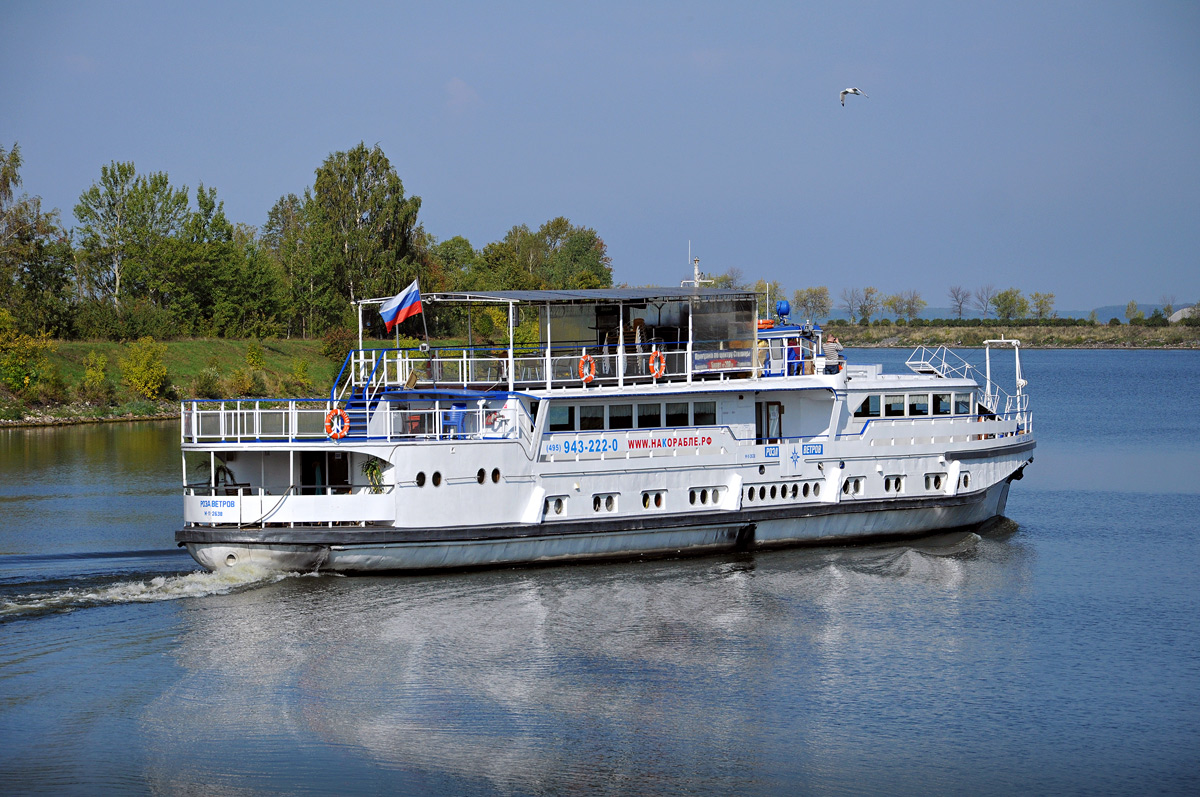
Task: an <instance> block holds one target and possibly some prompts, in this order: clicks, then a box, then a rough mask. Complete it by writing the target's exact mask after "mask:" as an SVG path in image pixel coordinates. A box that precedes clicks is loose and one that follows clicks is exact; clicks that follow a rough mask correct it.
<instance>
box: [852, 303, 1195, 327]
mask: <svg viewBox="0 0 1200 797" xmlns="http://www.w3.org/2000/svg"><path fill="white" fill-rule="evenodd" d="M1188 306H1189V304H1188V303H1181V304H1177V305H1175V307H1174V309H1175V310H1179V309H1181V308H1183V307H1188ZM1138 309H1139V310H1141V311H1142V312H1143V313H1145V314H1146V316H1147V317H1149V316H1150V314H1151V313H1153V312H1154V311H1155V310H1161V309H1163V306H1162V305H1161V304H1149V303H1147V304H1142V303H1141V302H1138ZM1054 312H1055V315H1057V316H1058V317H1059V318H1088V317H1089V316H1091V314H1092V311H1091V310H1060V309H1057V308H1056V309H1055V311H1054ZM1095 313H1096V320H1097V321H1099V322H1100V323H1102V324H1103V323H1107V322H1108V320H1109V319H1110V318H1119V319H1121V321H1122V322H1124V321H1125V305H1123V304H1120V305H1117V304H1108V305H1104V306H1103V307H1097V308H1096V310H1095ZM848 317H849V316H847V314H846V311H845V310H843V309H841V308H835V309H834V311H833V312H832V313H830V314H829V318H831V319H833V318H840V319H847V318H848ZM920 317H921V318H924V319H926V320H932V319H935V318H954V309H953V308H950V307H926V308H925V310H924V311H923V312H922V313H921V316H920ZM982 317H983V314H982V313H980V312H979V311H978V310H975V309H973V308H972V309H970V310H963V318H982ZM993 317H994V316H993ZM875 318H891V319H893V320H895V318H896V317H895V316H893V315H891V314H890V313H882V314H880V313H876V314H875V315H874V316H873V317H872V319H875Z"/></svg>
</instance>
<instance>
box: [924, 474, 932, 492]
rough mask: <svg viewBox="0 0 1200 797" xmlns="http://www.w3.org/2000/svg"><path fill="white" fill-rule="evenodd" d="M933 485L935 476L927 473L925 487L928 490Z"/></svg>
mask: <svg viewBox="0 0 1200 797" xmlns="http://www.w3.org/2000/svg"><path fill="white" fill-rule="evenodd" d="M932 486H933V478H932V477H931V476H930V475H929V474H928V473H927V474H925V489H926V490H928V489H929V488H930V487H932Z"/></svg>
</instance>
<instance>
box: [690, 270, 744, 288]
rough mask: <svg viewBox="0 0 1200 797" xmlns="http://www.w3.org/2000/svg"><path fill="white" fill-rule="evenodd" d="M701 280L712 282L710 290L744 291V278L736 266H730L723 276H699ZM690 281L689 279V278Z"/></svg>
mask: <svg viewBox="0 0 1200 797" xmlns="http://www.w3.org/2000/svg"><path fill="white" fill-rule="evenodd" d="M700 278H701V279H702V280H705V279H707V280H712V285H711V286H702V287H712V288H727V289H729V290H733V291H740V290H745V288H746V283H745V278H744V277H743V276H742V270H741V269H740V268H738V267H737V266H730V267H729V268H727V269H726V270H725V273H724V274H715V275H714V274H703V273H702V274H701V275H700ZM689 279H690V277H689Z"/></svg>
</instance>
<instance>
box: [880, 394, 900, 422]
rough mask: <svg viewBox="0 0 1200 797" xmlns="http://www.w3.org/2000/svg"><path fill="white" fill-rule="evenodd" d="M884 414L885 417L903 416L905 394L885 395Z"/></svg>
mask: <svg viewBox="0 0 1200 797" xmlns="http://www.w3.org/2000/svg"><path fill="white" fill-rule="evenodd" d="M883 415H884V417H885V418H903V417H904V396H902V395H897V396H885V397H884V399H883Z"/></svg>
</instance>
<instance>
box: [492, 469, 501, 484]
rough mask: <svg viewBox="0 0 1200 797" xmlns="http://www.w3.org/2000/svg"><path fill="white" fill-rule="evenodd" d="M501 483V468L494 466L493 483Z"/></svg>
mask: <svg viewBox="0 0 1200 797" xmlns="http://www.w3.org/2000/svg"><path fill="white" fill-rule="evenodd" d="M499 483H500V469H499V468H492V484H499Z"/></svg>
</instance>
